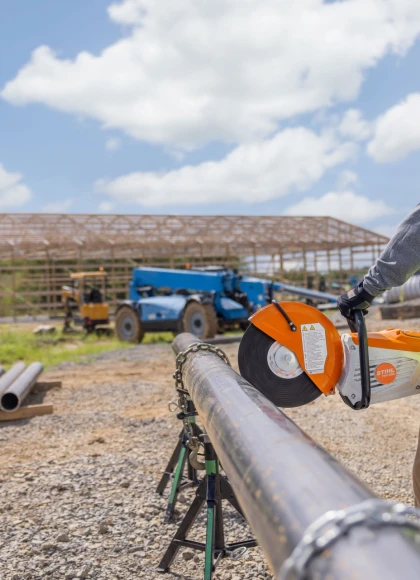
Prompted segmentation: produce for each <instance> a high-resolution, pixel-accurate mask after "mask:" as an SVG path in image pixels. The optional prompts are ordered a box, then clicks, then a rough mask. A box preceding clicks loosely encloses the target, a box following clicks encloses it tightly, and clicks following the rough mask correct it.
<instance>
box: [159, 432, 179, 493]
mask: <svg viewBox="0 0 420 580" xmlns="http://www.w3.org/2000/svg"><path fill="white" fill-rule="evenodd" d="M183 434H184V430H182V431H181V433H180V435H179V440H178V443H177V445H176V447H175V449H174V451H173V453H172V455H171V458H170V460H169V461H168V465H167V466H166V469H165V471H164V473H163V475H162V477H161V480H160V482H159V485H158V486H157V489H156V492H157V493H158V494H159V495H163V492H164V491H165V489H166V486H167V485H168V483H169V480H170V478H171V475H172V473H173V472H174V469H175V467H176V464H177V463H178V457H179V454H180V452H181V447H182V436H183Z"/></svg>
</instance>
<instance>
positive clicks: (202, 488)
mask: <svg viewBox="0 0 420 580" xmlns="http://www.w3.org/2000/svg"><path fill="white" fill-rule="evenodd" d="M206 488H207V482H206V479H203V480H202V481H201V483H200V485H199V486H198V488H197V492H196V496H195V498H194V501H193V503H192V504H191V506H190V508H189V510H188V511H187V513H186V514H185V517H184V519H183V520H182V522H181V525H180V526H179V528H178V530H177V532H176V534H175V536H174V537H173V539H172V541H171V543H170V544H169V547H168V549H167V550H166V552H165V554H164V556H163V558H162V560H161V561H160V563H159V566H158V568H157V570H158V572H167V571H168V570H169V567H170V565H171V564H172V562H173V561H174V558H175V557H176V555H177V553H178V550H179V549H180V548H181V547H182V545H183V543H184V542H186V541H187V534H188V532H189V531H190V529H191V527H192V525H193V524H194V522H195V520H196V519H197V516H198V514H199V512H200V510H201V507H202V505H203V504H204V502H205V501H206Z"/></svg>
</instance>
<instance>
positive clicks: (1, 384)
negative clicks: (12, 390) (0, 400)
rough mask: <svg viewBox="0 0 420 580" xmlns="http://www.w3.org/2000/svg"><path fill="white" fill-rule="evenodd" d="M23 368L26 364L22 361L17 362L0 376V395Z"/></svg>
mask: <svg viewBox="0 0 420 580" xmlns="http://www.w3.org/2000/svg"><path fill="white" fill-rule="evenodd" d="M25 369H26V365H25V364H24V363H23V362H17V363H16V364H14V365H13V366H12V368H11V369H9V370H8V371H7V373H5V374H4V375H3V376H2V377H0V397H1V395H2V394H3V393H4V392H5V391H7V389H8V388H9V387H10V385H11V384H12V383H13V381H15V380H16V379H17V378H18V376H19V375H20V374H22V373H23V371H24V370H25Z"/></svg>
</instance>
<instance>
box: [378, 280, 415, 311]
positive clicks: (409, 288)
mask: <svg viewBox="0 0 420 580" xmlns="http://www.w3.org/2000/svg"><path fill="white" fill-rule="evenodd" d="M384 298H385V301H386V302H387V303H388V304H395V303H396V302H405V301H406V300H414V299H415V298H420V276H419V275H416V276H413V277H412V278H409V279H408V280H407V282H406V283H405V284H404V285H403V286H398V287H396V288H391V290H388V291H387V292H386V293H385V294H384Z"/></svg>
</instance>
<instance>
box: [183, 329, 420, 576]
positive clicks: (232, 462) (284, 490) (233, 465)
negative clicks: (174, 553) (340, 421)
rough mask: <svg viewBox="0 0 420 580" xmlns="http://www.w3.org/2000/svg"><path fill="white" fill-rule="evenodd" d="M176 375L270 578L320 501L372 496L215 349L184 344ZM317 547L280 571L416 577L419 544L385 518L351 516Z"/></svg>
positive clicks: (333, 505) (344, 503) (355, 501)
mask: <svg viewBox="0 0 420 580" xmlns="http://www.w3.org/2000/svg"><path fill="white" fill-rule="evenodd" d="M197 342H199V341H198V340H197V337H195V336H193V335H191V334H180V335H179V336H177V337H176V338H175V340H174V341H173V343H172V346H173V350H174V352H175V354H179V353H180V352H183V351H185V350H186V349H187V348H188V346H189V345H191V344H192V343H197ZM182 378H183V382H184V387H185V388H186V389H187V390H188V391H189V393H190V396H191V399H192V401H193V402H194V405H195V407H196V409H197V412H198V414H199V416H200V418H201V420H202V422H203V424H204V427H205V429H206V431H207V433H208V435H209V437H210V440H211V442H212V444H213V446H214V449H215V451H216V453H217V455H218V457H219V459H220V461H221V464H222V465H223V469H224V471H225V472H226V474H227V476H228V478H229V481H230V483H231V485H232V487H233V490H234V492H235V494H236V497H237V500H238V501H239V504H240V505H241V507H242V509H243V511H244V514H245V516H246V518H247V520H248V523H249V525H250V527H251V529H252V530H253V532H254V534H255V537H256V539H257V541H258V544H259V545H260V546H261V548H262V549H263V551H264V553H265V555H266V557H267V559H268V561H269V563H270V565H271V567H272V569H273V571H274V573H275V574H276V578H278V579H280V578H284V577H286V576H285V575H284V574H285V572H284V568H283V564H284V562H285V560H286V559H287V558H288V557H289V556H290V554H291V553H292V551H293V550H294V549H295V547H296V546H297V544H298V543H299V542H300V541H301V540H302V537H303V535H304V534H305V531H306V530H307V529H308V527H309V526H310V525H311V524H312V523H313V522H314V521H315V520H317V519H318V518H320V517H322V516H324V515H325V514H326V513H327V512H329V511H330V510H337V511H339V510H343V509H346V508H350V506H354V505H361V504H362V503H363V502H366V500H373V499H375V496H374V494H373V493H372V492H371V491H370V490H369V489H368V488H367V487H365V485H364V484H363V483H361V482H360V481H359V480H358V479H357V478H356V477H355V476H354V475H353V474H352V473H350V472H349V471H348V470H347V469H346V468H345V467H343V465H341V464H340V463H339V462H338V461H337V460H336V459H335V458H334V457H332V456H331V455H330V454H329V453H328V452H327V451H325V450H324V449H323V448H322V447H320V446H319V445H317V444H316V443H315V442H314V441H313V440H312V439H311V438H310V437H309V436H308V435H306V434H305V433H304V432H303V431H302V430H301V429H300V428H299V427H298V426H297V425H296V424H295V423H293V421H291V419H289V418H288V417H287V416H286V415H285V414H284V413H283V412H282V411H281V410H280V409H279V408H277V407H275V406H274V405H273V404H272V403H271V402H270V401H268V399H266V398H265V397H264V396H263V395H262V394H261V393H260V392H259V391H257V390H256V389H255V388H254V387H252V386H251V385H250V384H249V383H248V382H247V381H245V379H243V378H242V377H241V376H239V375H238V374H237V373H236V372H235V371H234V370H233V369H232V368H231V367H229V366H228V365H227V364H226V363H225V362H223V361H222V360H221V359H220V358H219V357H218V356H217V355H216V354H214V353H211V352H205V351H197V352H192V353H190V354H189V355H188V356H187V359H186V361H185V362H184V364H183V366H182ZM367 412H368V411H367ZM324 413H328V410H325V411H324ZM339 436H340V434H337V437H339ZM356 437H357V434H355V438H356ZM378 521H379V519H378ZM320 551H321V552H322V553H321V554H320V555H318V556H317V557H314V558H312V559H311V560H310V561H309V564H308V566H307V570H306V572H305V575H304V576H303V575H293V574H292V575H289V574H288V575H287V578H298V577H299V578H305V580H315V579H317V580H321V579H327V578H331V579H334V580H367V579H369V580H395V579H396V578H404V580H418V578H420V547H419V546H418V545H416V544H415V542H414V541H413V539H410V538H409V537H407V534H405V533H404V532H402V531H401V530H400V529H397V528H396V527H393V526H388V527H386V526H381V525H377V526H365V525H356V526H354V527H352V528H350V529H349V530H348V531H347V533H346V534H343V535H342V536H340V537H339V538H338V539H337V540H336V541H335V542H334V543H333V544H332V545H331V546H330V547H329V548H328V550H324V551H322V550H320Z"/></svg>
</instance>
